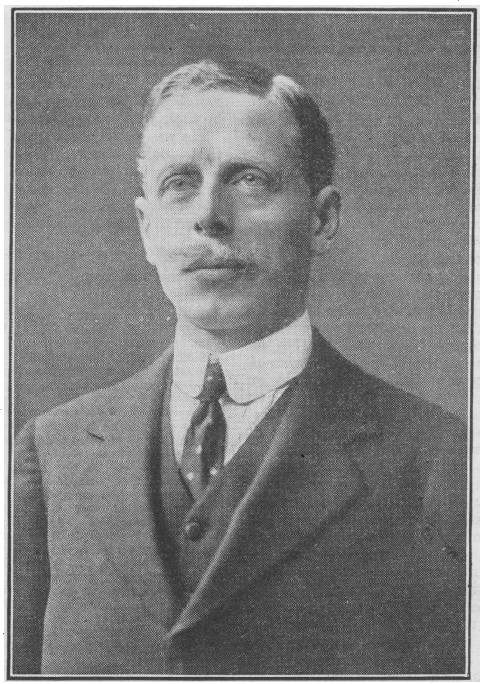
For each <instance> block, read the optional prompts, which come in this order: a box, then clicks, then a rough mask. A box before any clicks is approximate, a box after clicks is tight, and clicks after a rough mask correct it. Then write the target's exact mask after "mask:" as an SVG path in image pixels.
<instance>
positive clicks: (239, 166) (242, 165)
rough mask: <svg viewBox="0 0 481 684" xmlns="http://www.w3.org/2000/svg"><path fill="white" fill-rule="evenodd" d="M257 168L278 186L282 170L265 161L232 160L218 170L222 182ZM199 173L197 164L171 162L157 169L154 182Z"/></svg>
mask: <svg viewBox="0 0 481 684" xmlns="http://www.w3.org/2000/svg"><path fill="white" fill-rule="evenodd" d="M252 168H258V169H260V170H261V171H262V172H263V173H265V174H267V175H268V176H270V177H271V178H272V179H273V181H274V183H275V184H279V183H280V181H281V178H282V170H280V169H276V168H274V167H273V166H272V164H270V163H269V162H268V161H266V160H265V159H259V158H255V157H253V158H249V159H233V160H228V161H226V162H225V163H224V164H223V165H221V168H220V176H221V179H222V180H223V181H226V180H228V179H229V178H231V177H232V176H234V175H235V174H236V173H240V172H242V171H245V170H247V169H252ZM200 171H201V169H200V167H199V165H198V164H196V163H195V162H188V161H187V162H186V161H181V160H179V161H178V162H175V161H173V162H171V163H170V164H168V165H167V166H165V167H163V168H161V169H159V170H158V171H157V172H156V174H155V182H156V183H162V181H164V180H165V178H166V177H168V176H169V175H172V174H177V173H179V174H186V175H194V174H197V173H199V172H200Z"/></svg>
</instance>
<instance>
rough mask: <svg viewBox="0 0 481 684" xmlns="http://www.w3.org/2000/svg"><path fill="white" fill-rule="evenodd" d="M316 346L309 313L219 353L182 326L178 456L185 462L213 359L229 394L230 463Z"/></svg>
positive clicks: (177, 364)
mask: <svg viewBox="0 0 481 684" xmlns="http://www.w3.org/2000/svg"><path fill="white" fill-rule="evenodd" d="M311 349H312V328H311V321H310V318H309V314H308V312H307V311H306V312H304V314H303V315H302V316H301V317H300V318H298V319H296V320H295V321H294V322H293V323H291V324H290V325H288V326H287V327H285V328H283V329H282V330H279V331H277V332H275V333H273V334H272V335H269V336H268V337H265V338H263V339H262V340H258V341H257V342H253V343H252V344H249V345H246V346H245V347H241V348H240V349H234V350H232V351H229V352H225V353H224V354H213V353H211V352H210V351H209V350H208V349H205V348H203V347H200V346H199V345H197V344H195V343H193V342H192V341H191V340H189V339H188V338H187V337H186V336H185V335H184V334H183V333H182V331H181V330H179V329H177V330H176V334H175V341H174V361H173V382H172V392H171V402H170V416H171V425H172V436H173V440H174V450H175V458H176V460H177V462H178V463H179V464H180V461H181V458H182V451H183V448H184V440H185V436H186V433H187V430H188V427H189V425H190V422H191V419H192V415H193V413H194V411H195V410H196V408H197V407H198V405H199V400H198V398H197V397H198V396H199V394H200V393H201V391H202V386H203V383H204V377H205V371H206V368H207V364H208V361H209V359H211V360H215V359H218V360H219V362H220V364H221V366H222V370H223V373H224V377H225V381H226V387H227V392H225V393H224V395H223V396H222V397H221V398H220V400H219V403H220V405H221V407H222V411H223V413H224V417H225V421H226V442H225V454H224V463H228V462H229V461H230V460H231V459H232V458H233V456H234V455H235V453H236V452H237V451H238V449H239V447H240V446H241V445H242V444H243V443H244V442H245V440H246V439H247V437H248V436H249V435H250V433H251V432H252V431H253V430H254V428H255V427H256V425H257V424H258V423H259V422H260V421H261V420H262V418H263V417H264V416H265V415H266V414H267V412H268V411H269V410H270V409H271V408H272V406H273V405H274V404H275V402H276V401H277V399H279V397H280V396H281V395H282V393H283V392H284V391H285V390H286V389H287V387H288V385H289V382H290V381H291V380H292V379H293V378H295V377H296V376H297V375H299V374H300V373H301V372H302V371H303V370H304V368H305V366H306V363H307V361H308V359H309V356H310V354H311Z"/></svg>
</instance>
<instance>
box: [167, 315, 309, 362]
mask: <svg viewBox="0 0 481 684" xmlns="http://www.w3.org/2000/svg"><path fill="white" fill-rule="evenodd" d="M304 311H305V307H304V308H302V309H301V310H299V311H296V312H295V313H292V314H291V315H289V316H286V317H283V318H276V320H275V321H274V320H272V321H266V320H263V321H262V325H260V324H259V325H258V326H255V325H254V326H253V325H252V324H250V325H248V326H245V327H238V328H234V329H225V330H206V329H204V328H199V327H197V326H196V325H194V324H193V323H192V321H189V320H188V319H187V318H183V317H181V316H178V319H177V325H178V326H179V328H180V330H181V331H182V333H183V334H184V335H185V336H186V337H187V338H188V339H190V340H191V341H192V342H194V343H195V344H197V345H198V346H199V347H204V348H205V349H208V350H209V351H211V352H213V353H215V354H223V353H225V352H228V351H232V350H233V349H240V348H241V347H245V346H246V345H248V344H252V343H253V342H257V341H258V340H262V339H263V338H264V337H268V336H269V335H272V334H273V333H275V332H277V331H278V330H282V328H285V327H287V326H288V325H290V324H291V323H292V322H293V321H295V320H296V319H297V318H299V317H300V316H301V315H302V314H303V313H304Z"/></svg>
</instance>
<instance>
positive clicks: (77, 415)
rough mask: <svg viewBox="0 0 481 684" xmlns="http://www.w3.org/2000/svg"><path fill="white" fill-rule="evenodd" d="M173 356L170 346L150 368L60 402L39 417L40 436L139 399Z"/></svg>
mask: <svg viewBox="0 0 481 684" xmlns="http://www.w3.org/2000/svg"><path fill="white" fill-rule="evenodd" d="M171 357H172V348H171V347H169V348H168V349H167V350H166V351H165V352H164V353H163V354H162V355H161V356H160V357H159V358H158V359H156V360H155V361H154V363H152V364H151V365H150V366H148V367H147V368H144V369H142V370H141V371H139V372H138V373H135V374H134V375H132V376H130V377H128V378H126V379H125V380H122V381H121V382H118V383H116V384H115V385H112V386H110V387H105V388H102V389H98V390H95V391H93V392H88V393H87V394H82V395H81V396H79V397H76V398H75V399H72V400H71V401H69V402H67V403H65V404H61V405H60V406H56V407H55V408H53V409H51V410H50V411H48V412H47V413H44V414H42V415H41V416H39V417H38V418H37V419H36V420H35V432H36V434H37V435H38V436H41V435H48V434H51V433H59V432H65V431H66V432H71V431H72V430H73V429H74V428H75V426H76V425H79V424H82V425H85V424H86V423H88V422H89V420H93V419H95V418H97V417H98V416H99V415H102V414H107V415H108V414H109V413H111V412H113V411H114V410H115V409H117V408H118V407H122V406H124V407H125V406H128V404H129V403H132V402H134V401H136V398H137V397H138V396H139V394H141V393H142V392H143V391H146V390H147V389H148V388H149V387H150V386H152V385H154V384H155V383H159V382H160V383H161V382H162V378H163V375H164V373H165V372H166V369H167V368H168V366H169V362H170V360H171Z"/></svg>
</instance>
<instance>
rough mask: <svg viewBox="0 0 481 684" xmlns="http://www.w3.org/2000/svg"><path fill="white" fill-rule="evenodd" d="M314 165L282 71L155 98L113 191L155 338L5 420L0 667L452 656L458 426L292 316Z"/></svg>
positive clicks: (210, 78)
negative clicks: (108, 384) (7, 545)
mask: <svg viewBox="0 0 481 684" xmlns="http://www.w3.org/2000/svg"><path fill="white" fill-rule="evenodd" d="M333 158H334V151H333V144H332V140H331V136H330V133H329V128H328V126H327V123H326V121H325V120H324V118H323V117H322V115H321V114H320V112H319V110H318V108H317V105H316V104H315V103H314V101H313V100H312V98H311V97H310V96H309V95H308V94H307V93H306V92H305V91H304V90H303V89H302V88H300V87H299V86H298V85H297V84H295V83H294V82H293V81H292V80H290V79H289V78H286V77H284V76H273V75H272V74H271V73H270V72H268V71H266V70H265V69H262V68H259V67H252V66H247V65H242V64H216V63H212V62H201V63H199V64H193V65H188V66H186V67H183V68H181V69H179V70H178V71H177V72H175V73H174V74H171V75H170V76H167V77H166V78H165V79H164V80H163V81H161V83H160V84H158V85H157V86H156V87H155V88H154V89H153V91H152V93H151V97H150V101H149V104H148V107H147V110H146V115H145V121H144V131H143V140H142V149H141V155H140V159H139V170H140V172H141V174H142V179H143V192H144V195H143V196H142V197H139V198H137V200H136V202H135V206H136V211H137V216H138V221H139V225H140V230H141V235H142V239H143V242H144V245H145V251H146V255H147V259H148V260H149V262H150V263H151V264H153V265H154V266H155V267H156V268H157V271H158V273H159V277H160V281H161V284H162V287H163V290H164V292H165V293H166V295H167V296H168V297H169V299H170V300H171V301H172V302H173V304H174V305H175V308H176V313H177V328H176V334H175V342H174V345H173V348H170V349H168V350H167V351H166V352H165V353H164V355H163V356H162V357H161V358H160V359H159V360H158V361H156V362H155V363H154V364H153V365H152V366H151V367H150V368H147V369H146V370H145V371H143V372H141V373H139V374H137V375H136V376H134V377H133V378H130V379H128V380H126V381H124V382H122V383H120V384H119V385H116V386H115V387H112V388H109V389H106V390H101V391H98V392H94V393H92V394H89V395H86V396H83V397H80V398H79V399H77V400H75V401H73V402H70V403H69V404H66V405H64V406H61V407H59V408H57V409H54V410H53V411H51V412H50V413H48V414H46V415H44V416H42V417H40V418H38V419H37V420H36V421H33V422H32V423H30V424H28V425H27V426H26V427H25V428H24V430H23V431H22V433H21V435H20V436H19V437H18V440H17V459H16V470H15V475H14V484H15V502H14V514H15V515H14V547H13V550H14V584H13V603H14V619H13V671H14V673H17V674H27V673H35V672H40V671H41V672H42V673H45V674H70V675H72V674H84V675H85V674H96V675H99V674H130V675H134V674H157V675H160V674H165V675H194V674H197V675H238V674H288V675H302V674H315V675H329V674H357V675H382V674H434V673H441V674H460V673H462V672H464V670H465V661H464V641H465V584H466V580H465V557H464V549H465V519H466V428H465V426H463V425H462V424H460V422H459V421H458V420H457V419H455V418H454V417H453V416H451V415H449V414H447V413H445V412H443V411H442V410H441V409H440V408H438V407H435V406H432V405H429V404H427V403H425V402H423V401H421V400H419V399H417V398H415V397H413V396H411V395H409V394H407V393H405V392H402V391H400V390H398V389H395V388H393V387H391V386H389V385H388V384H386V383H384V382H383V381H381V380H379V379H376V378H373V377H371V376H369V375H367V374H365V373H364V372H363V371H361V370H360V369H359V368H357V367H356V366H354V365H353V364H352V363H350V362H348V361H347V360H346V359H344V358H343V357H342V356H341V355H340V354H339V353H338V352H337V351H336V350H334V349H333V348H332V347H331V346H330V345H329V344H328V343H327V342H326V341H325V340H324V339H323V338H322V337H321V336H320V334H319V333H318V332H317V330H315V329H314V330H313V329H312V328H311V325H310V321H309V315H308V313H307V311H306V296H307V288H308V281H309V272H310V267H311V262H312V258H313V255H315V254H316V253H323V252H326V251H327V250H328V249H329V247H330V245H331V242H332V239H333V237H334V235H335V234H336V230H337V226H338V213H339V195H338V192H337V191H336V189H335V188H334V187H333V186H332V184H331V183H332V170H333Z"/></svg>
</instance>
